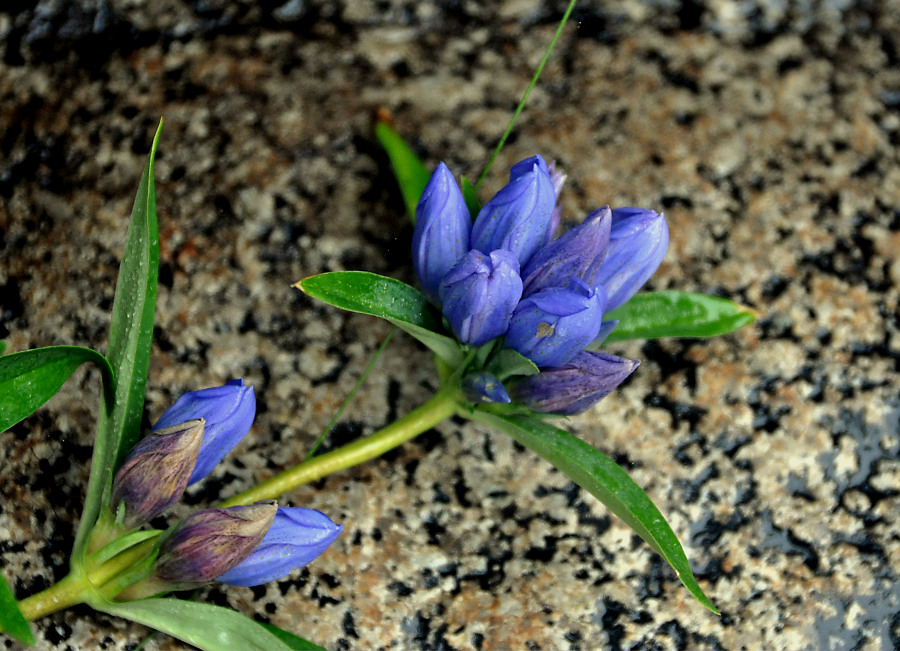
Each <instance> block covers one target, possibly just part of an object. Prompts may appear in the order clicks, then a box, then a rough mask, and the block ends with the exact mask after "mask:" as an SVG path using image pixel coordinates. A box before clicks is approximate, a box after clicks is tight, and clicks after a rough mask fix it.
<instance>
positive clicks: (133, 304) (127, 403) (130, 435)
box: [72, 120, 162, 567]
mask: <svg viewBox="0 0 900 651" xmlns="http://www.w3.org/2000/svg"><path fill="white" fill-rule="evenodd" d="M161 130H162V120H160V123H159V128H158V129H157V131H156V135H155V136H154V138H153V145H152V146H151V148H150V154H149V155H148V156H147V163H146V165H145V166H144V173H143V175H142V176H141V182H140V185H139V186H138V191H137V196H136V197H135V200H134V207H133V208H132V210H131V221H130V222H129V225H128V233H127V234H126V236H125V252H124V254H123V255H122V263H121V265H120V266H119V278H118V281H117V282H116V296H115V300H114V302H113V309H112V318H111V320H110V326H109V348H108V352H107V358H108V359H109V363H110V365H111V366H112V369H113V375H114V378H115V383H114V405H113V408H112V411H110V412H107V411H106V410H105V409H104V410H101V413H100V419H99V423H98V425H97V438H96V441H95V442H94V455H93V458H92V461H91V475H90V478H89V480H88V489H87V495H86V496H85V503H84V511H83V512H82V515H81V521H80V522H79V525H78V534H77V536H76V538H75V546H74V548H73V550H72V562H73V565H78V566H80V567H81V566H83V557H84V551H85V548H86V546H87V539H88V534H89V532H90V530H91V528H92V527H93V525H94V522H95V521H96V520H97V516H98V514H99V512H100V507H101V505H102V504H103V503H104V502H106V501H108V496H109V492H110V490H111V486H112V477H113V473H114V472H115V470H116V468H118V466H119V465H120V464H121V462H122V460H123V459H124V457H125V455H126V454H127V453H128V451H129V450H130V449H131V448H132V447H133V446H134V444H135V442H136V441H137V439H138V435H139V433H140V426H141V418H142V416H143V409H144V391H145V387H146V384H147V369H148V367H149V364H150V346H151V343H152V341H153V319H154V312H155V310H156V283H157V279H158V275H159V228H158V224H157V220H156V190H155V187H154V178H153V162H154V159H155V157H156V148H157V145H158V144H159V136H160V132H161Z"/></svg>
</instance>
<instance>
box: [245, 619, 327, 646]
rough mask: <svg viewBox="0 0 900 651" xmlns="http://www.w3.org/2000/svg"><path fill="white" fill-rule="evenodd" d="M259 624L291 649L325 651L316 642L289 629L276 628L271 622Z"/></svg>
mask: <svg viewBox="0 0 900 651" xmlns="http://www.w3.org/2000/svg"><path fill="white" fill-rule="evenodd" d="M259 625H260V626H262V627H263V628H265V629H266V630H267V631H269V633H271V634H272V635H274V636H275V637H277V638H278V639H279V640H281V641H282V642H284V643H285V644H287V645H288V647H290V649H291V651H325V649H324V648H322V647H320V646H319V645H318V644H313V643H312V642H309V641H308V640H304V639H303V638H302V637H299V636H297V635H294V634H293V633H290V632H289V631H286V630H284V629H282V628H278V627H277V626H272V624H264V623H262V622H259Z"/></svg>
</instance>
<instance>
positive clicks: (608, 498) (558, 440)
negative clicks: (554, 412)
mask: <svg viewBox="0 0 900 651" xmlns="http://www.w3.org/2000/svg"><path fill="white" fill-rule="evenodd" d="M471 418H472V419H474V420H477V421H480V422H482V423H485V424H487V425H491V426H493V427H496V428H497V429H499V430H501V431H502V432H505V433H506V434H509V435H510V436H511V437H513V438H514V439H515V440H516V441H518V442H519V443H521V444H522V445H524V446H526V447H528V448H531V449H532V450H533V451H534V452H537V453H538V454H539V455H540V456H542V457H543V458H544V459H546V460H547V461H549V462H550V463H551V464H553V465H554V466H556V467H557V468H559V469H560V470H561V471H562V472H563V473H565V474H566V476H568V477H569V478H570V479H571V480H572V481H574V482H575V483H576V484H578V485H579V486H581V487H582V488H584V489H585V490H586V491H588V492H589V493H590V494H591V495H593V496H594V497H596V498H597V499H598V500H600V501H601V502H603V503H604V504H605V505H606V506H607V507H608V508H609V510H610V511H612V512H613V513H615V514H616V515H617V516H619V517H620V518H622V520H623V521H624V522H625V523H626V524H627V525H628V526H630V527H631V528H632V529H634V530H635V532H637V534H638V535H639V536H640V537H641V538H643V539H644V540H645V541H647V543H648V544H649V545H650V546H651V547H652V548H653V549H655V550H656V551H657V552H658V553H659V554H660V555H661V556H662V557H663V558H664V559H665V560H666V561H667V562H668V563H669V565H671V566H672V568H673V569H674V570H675V573H676V574H677V575H678V578H679V579H681V582H682V583H683V584H684V586H685V587H686V588H687V589H688V590H689V591H690V593H691V594H692V595H694V597H695V598H696V599H697V601H699V602H700V603H701V604H703V605H704V606H706V607H707V608H709V609H710V610H711V611H713V612H714V613H717V614H718V612H719V611H717V610H716V608H715V606H713V605H712V602H710V600H709V599H708V598H707V597H706V595H705V594H704V593H703V590H702V589H701V588H700V585H699V584H698V583H697V579H695V578H694V574H693V572H691V566H690V563H688V559H687V556H685V554H684V550H683V549H682V547H681V544H680V543H679V542H678V538H676V537H675V533H674V532H673V531H672V529H671V527H669V525H668V523H667V522H666V521H665V518H663V516H662V514H661V513H660V512H659V509H657V508H656V506H655V505H654V504H653V502H651V501H650V498H649V497H647V494H646V493H644V491H643V490H641V488H640V487H639V486H638V485H637V484H635V483H634V481H633V480H632V479H631V477H629V476H628V474H627V473H626V472H625V471H624V470H622V469H621V468H620V467H619V466H618V465H616V463H615V462H614V461H613V460H612V459H610V458H609V457H607V456H606V455H605V454H603V453H602V452H600V451H599V450H597V449H596V448H594V447H592V446H590V445H588V444H587V443H585V442H584V441H582V440H581V439H579V438H578V437H577V436H574V435H572V434H570V433H569V432H566V431H565V430H562V429H559V428H558V427H554V426H553V425H550V424H549V423H545V422H544V421H541V420H538V419H537V418H534V417H527V416H499V415H496V414H491V413H488V412H485V411H481V410H476V411H475V412H474V413H473V414H471Z"/></svg>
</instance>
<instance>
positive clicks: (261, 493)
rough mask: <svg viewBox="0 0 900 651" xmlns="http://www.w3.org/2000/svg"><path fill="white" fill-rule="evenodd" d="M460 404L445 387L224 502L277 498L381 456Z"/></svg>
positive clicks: (235, 502) (233, 503)
mask: <svg viewBox="0 0 900 651" xmlns="http://www.w3.org/2000/svg"><path fill="white" fill-rule="evenodd" d="M457 405H458V403H457V390H456V388H455V387H454V386H449V387H444V388H442V389H441V390H440V391H438V392H437V393H436V394H434V395H433V396H432V397H431V399H429V400H428V401H427V402H425V403H424V404H422V405H421V406H420V407H418V408H417V409H414V410H413V411H411V412H409V413H408V414H407V415H406V416H404V417H403V418H401V419H400V420H397V421H394V422H393V423H391V424H390V425H388V426H387V427H384V428H383V429H381V430H379V431H377V432H375V433H374V434H370V435H369V436H366V437H365V438H361V439H359V440H356V441H354V442H353V443H349V444H347V445H345V446H343V447H341V448H338V449H337V450H332V451H331V452H326V453H325V454H320V455H319V456H317V457H313V458H312V459H309V460H307V461H304V462H302V463H300V464H297V465H296V466H294V467H293V468H288V469H287V470H285V471H283V472H281V473H279V474H277V475H275V476H274V477H271V478H269V479H267V480H265V481H264V482H261V483H259V484H257V485H256V486H254V487H252V488H249V489H248V490H246V491H244V492H243V493H239V494H238V495H235V496H234V497H232V498H230V499H227V500H225V502H223V503H222V504H221V506H237V505H239V504H252V503H253V502H257V501H259V500H271V499H277V498H279V497H281V496H282V495H284V494H285V493H289V492H291V491H292V490H294V489H296V488H297V487H299V486H302V485H303V484H308V483H309V482H311V481H315V480H316V479H321V478H322V477H325V476H326V475H330V474H332V473H335V472H338V471H339V470H346V469H347V468H351V467H352V466H356V465H359V464H361V463H363V462H365V461H370V460H371V459H375V458H376V457H380V456H381V455H382V454H384V453H385V452H387V451H388V450H393V449H394V448H396V447H397V446H399V445H402V444H403V443H406V442H407V441H409V440H410V439H413V438H415V437H416V436H418V435H419V434H421V433H422V432H425V431H426V430H429V429H431V428H432V427H434V426H435V425H437V424H438V423H440V422H441V421H442V420H444V419H445V418H449V417H450V416H452V415H453V414H454V413H456V410H457Z"/></svg>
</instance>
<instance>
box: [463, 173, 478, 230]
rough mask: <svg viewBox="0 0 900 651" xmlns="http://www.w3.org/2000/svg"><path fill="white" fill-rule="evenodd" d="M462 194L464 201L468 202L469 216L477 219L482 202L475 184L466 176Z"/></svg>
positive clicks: (473, 219)
mask: <svg viewBox="0 0 900 651" xmlns="http://www.w3.org/2000/svg"><path fill="white" fill-rule="evenodd" d="M462 196H463V201H465V202H466V208H468V209H469V216H470V217H471V218H472V221H475V218H476V217H478V213H479V212H481V202H480V201H479V200H478V193H477V192H476V191H475V186H474V185H472V183H471V182H470V181H469V179H467V178H466V177H465V176H464V177H462Z"/></svg>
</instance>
